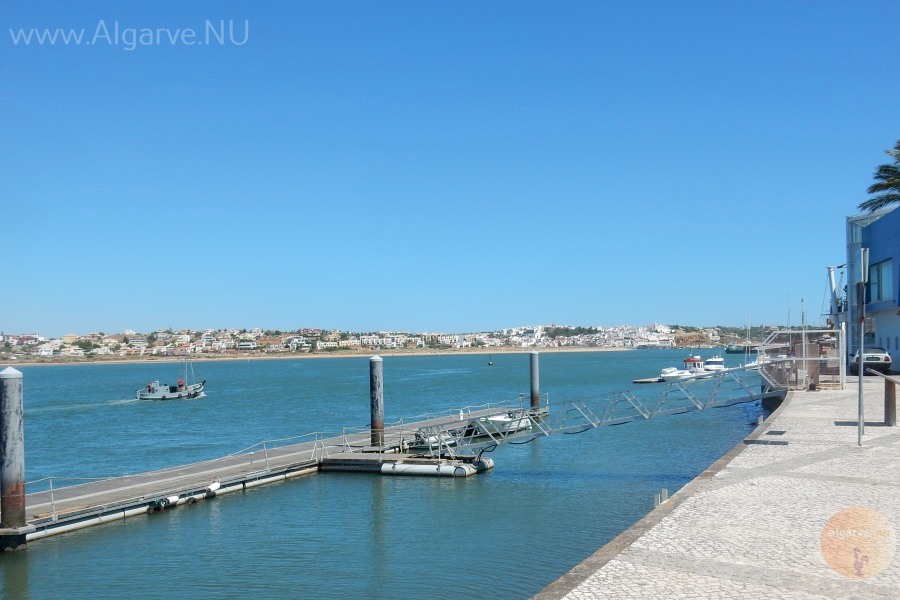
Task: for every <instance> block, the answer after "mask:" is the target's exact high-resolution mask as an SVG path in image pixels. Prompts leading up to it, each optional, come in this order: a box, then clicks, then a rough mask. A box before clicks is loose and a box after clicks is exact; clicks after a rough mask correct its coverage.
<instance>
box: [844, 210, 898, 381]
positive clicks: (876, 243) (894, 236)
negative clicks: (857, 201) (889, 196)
mask: <svg viewBox="0 0 900 600" xmlns="http://www.w3.org/2000/svg"><path fill="white" fill-rule="evenodd" d="M861 248H868V249H869V261H868V275H869V277H868V286H867V288H866V297H865V308H866V320H865V324H864V332H865V338H864V339H865V344H866V345H872V346H881V347H882V348H884V349H885V350H887V351H888V353H889V354H890V355H891V364H893V365H897V364H898V363H897V361H898V360H900V304H898V298H900V287H898V283H900V207H897V206H895V207H892V208H888V209H884V210H881V211H876V212H874V213H866V214H862V215H855V216H852V217H847V282H848V285H847V304H846V306H847V309H848V312H847V313H844V314H843V315H832V318H833V322H835V323H837V322H839V321H841V320H843V321H845V322H847V323H848V325H849V326H848V335H849V336H850V339H849V340H848V346H849V347H850V354H851V356H852V354H853V353H855V352H856V347H857V346H858V345H859V315H860V309H859V298H858V293H857V291H856V290H857V282H858V281H860V272H861V270H860V267H861V264H860V263H861V255H860V249H861ZM848 313H849V314H848ZM841 317H843V318H841ZM894 370H895V371H897V370H900V369H898V367H894Z"/></svg>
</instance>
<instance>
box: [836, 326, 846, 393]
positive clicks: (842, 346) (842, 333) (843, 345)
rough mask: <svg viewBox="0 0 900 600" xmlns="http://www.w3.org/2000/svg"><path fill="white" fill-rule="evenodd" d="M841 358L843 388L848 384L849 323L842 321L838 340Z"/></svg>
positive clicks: (839, 363) (840, 367)
mask: <svg viewBox="0 0 900 600" xmlns="http://www.w3.org/2000/svg"><path fill="white" fill-rule="evenodd" d="M838 354H839V356H840V358H839V362H838V365H839V369H840V371H839V373H840V375H839V377H840V382H841V389H844V388H845V387H846V386H847V324H846V323H844V322H843V321H841V331H840V341H839V342H838Z"/></svg>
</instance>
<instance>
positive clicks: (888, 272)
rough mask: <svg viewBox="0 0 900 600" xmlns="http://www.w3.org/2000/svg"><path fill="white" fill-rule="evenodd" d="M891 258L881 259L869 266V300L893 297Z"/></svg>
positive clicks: (875, 300)
mask: <svg viewBox="0 0 900 600" xmlns="http://www.w3.org/2000/svg"><path fill="white" fill-rule="evenodd" d="M893 262H894V261H893V260H892V259H888V260H883V261H881V262H880V263H878V264H875V265H872V266H871V267H869V302H883V301H885V300H893V299H894V265H893Z"/></svg>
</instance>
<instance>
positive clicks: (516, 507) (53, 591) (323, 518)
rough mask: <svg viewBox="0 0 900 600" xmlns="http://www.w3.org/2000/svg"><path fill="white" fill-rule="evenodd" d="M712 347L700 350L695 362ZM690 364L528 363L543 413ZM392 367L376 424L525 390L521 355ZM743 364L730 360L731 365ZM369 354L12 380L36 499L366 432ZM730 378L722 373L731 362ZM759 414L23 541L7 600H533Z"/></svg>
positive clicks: (283, 489)
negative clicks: (20, 393)
mask: <svg viewBox="0 0 900 600" xmlns="http://www.w3.org/2000/svg"><path fill="white" fill-rule="evenodd" d="M712 353H713V351H710V350H707V351H701V354H702V355H703V356H704V357H707V356H709V355H711V354H712ZM684 355H685V352H684V350H640V351H630V352H575V353H570V352H566V353H553V352H546V353H542V354H541V355H540V369H541V370H540V388H541V392H542V394H544V393H546V394H549V399H550V403H551V407H559V406H563V405H565V404H566V403H568V402H570V401H575V400H583V399H591V398H596V397H599V396H602V395H603V394H606V393H609V392H612V391H617V390H623V389H629V388H635V389H637V388H641V390H640V392H641V393H650V392H648V391H647V388H653V387H656V386H635V385H634V384H632V383H631V381H632V380H633V379H635V378H640V377H650V376H654V375H656V374H658V373H659V371H660V369H661V368H662V367H666V366H680V364H681V359H682V358H684ZM488 358H489V357H488V356H486V355H442V356H396V357H394V356H388V357H385V359H384V398H385V422H386V423H390V422H393V421H396V420H399V419H401V418H408V417H413V416H416V415H422V414H425V413H430V412H437V411H443V410H455V409H458V408H461V407H465V406H478V405H482V404H485V403H488V402H504V401H511V400H514V399H516V398H517V397H518V396H519V395H520V394H522V393H524V394H525V395H526V396H527V395H528V391H529V389H528V386H529V356H528V354H527V353H519V354H512V353H503V354H495V355H493V356H492V357H490V359H491V360H492V362H493V365H488ZM739 359H740V357H737V358H732V357H727V360H729V361H730V363H735V364H736V362H737V360H739ZM368 363H369V361H368V358H365V357H358V358H322V359H281V360H253V361H247V360H240V359H233V360H228V361H212V362H198V363H195V364H194V371H195V372H196V375H197V376H198V377H200V378H203V379H206V380H207V381H208V383H207V390H206V393H207V396H206V397H205V398H202V399H199V400H183V401H168V402H155V401H137V400H134V392H135V390H136V389H137V388H139V387H141V386H143V385H144V384H146V382H147V381H148V380H150V379H159V380H164V381H169V382H174V381H175V380H176V379H177V378H178V376H179V366H178V365H177V364H175V363H144V364H122V365H109V364H107V365H102V364H94V365H90V364H88V365H70V366H61V365H60V366H24V367H18V368H19V370H21V371H22V372H23V374H24V390H25V391H24V395H25V439H26V479H27V480H28V482H29V487H28V489H29V491H35V490H37V489H44V488H43V487H41V486H46V478H47V477H53V485H54V487H58V486H62V485H71V484H74V483H77V482H78V481H80V480H83V479H87V478H93V477H108V476H116V475H122V474H125V473H135V472H141V471H146V470H153V469H159V468H163V467H168V466H174V465H179V464H185V463H189V462H194V461H200V460H205V459H210V458H216V457H219V456H223V455H226V454H229V453H232V452H237V451H239V450H242V449H244V448H247V447H250V446H252V445H254V444H257V443H259V442H261V441H263V440H276V439H283V438H290V437H294V436H300V435H304V434H308V433H312V432H323V433H332V434H337V433H339V432H340V430H341V427H343V426H363V425H365V424H366V423H367V422H368V419H369V389H368V386H369V372H368ZM729 366H733V365H732V364H729ZM761 411H762V408H761V407H760V406H759V403H758V402H753V403H747V404H741V405H737V406H733V407H729V408H722V409H714V410H706V411H697V412H692V413H687V414H683V415H672V416H663V417H659V418H655V419H651V420H649V421H640V422H633V423H629V424H627V425H624V426H620V427H601V428H598V429H594V430H590V431H586V432H584V433H580V434H578V435H564V434H560V435H553V436H550V437H545V438H540V439H537V440H535V441H534V442H531V443H528V444H519V445H512V444H504V445H502V446H500V447H499V448H497V449H496V450H495V451H494V452H493V453H491V454H490V456H491V457H492V458H493V460H494V463H495V468H494V469H493V470H492V471H489V472H487V473H484V474H481V475H477V476H474V477H469V478H465V479H438V478H429V477H386V476H381V475H373V474H342V473H322V474H316V475H311V476H308V477H301V478H299V479H294V480H291V481H288V482H284V483H278V484H273V485H269V486H263V487H259V488H254V489H252V490H249V491H247V492H244V493H235V494H228V495H225V496H222V497H220V498H215V499H213V500H210V501H207V502H201V503H198V504H195V505H187V506H182V507H178V508H176V509H174V510H169V511H165V512H163V513H156V514H152V515H149V516H139V517H134V518H130V519H127V520H124V521H118V522H114V523H110V524H106V525H102V526H97V527H91V528H88V529H85V530H82V531H78V532H73V533H69V534H63V535H59V536H53V537H50V538H45V539H42V540H37V541H33V542H31V543H29V545H28V549H27V550H26V551H24V552H17V553H6V554H5V555H3V556H0V596H2V597H3V598H41V599H43V598H63V597H65V598H72V597H76V598H81V597H91V598H123V597H132V598H160V599H162V598H166V599H169V598H196V597H197V596H198V595H220V596H224V597H236V596H243V595H245V594H259V595H261V596H262V597H284V598H398V597H405V598H413V597H426V596H427V597H428V598H429V599H440V598H476V597H479V598H480V597H492V598H528V597H530V596H532V595H533V594H535V593H537V592H539V591H540V590H541V589H542V588H543V587H545V586H546V585H548V584H549V583H551V582H553V581H554V580H555V579H556V578H558V577H559V576H561V575H563V574H564V573H565V572H566V571H568V570H569V569H571V568H572V567H573V566H574V565H576V564H577V563H578V562H580V561H581V560H583V559H584V558H586V557H587V556H589V555H590V554H591V553H593V552H594V551H596V550H597V549H598V548H600V547H601V546H603V545H604V544H605V543H607V542H608V541H609V540H611V539H612V538H614V537H615V536H616V535H618V534H619V533H620V532H622V531H623V530H625V529H627V528H628V527H630V526H631V525H632V524H633V523H634V522H635V521H637V520H638V519H640V518H641V517H643V516H644V515H645V514H646V513H647V512H648V511H650V510H651V509H652V508H653V495H654V493H656V492H659V490H660V489H661V488H668V490H669V493H670V494H672V493H674V492H675V491H676V490H677V489H679V488H681V487H682V486H683V485H684V484H686V483H687V482H689V481H690V480H691V479H692V478H694V477H695V476H696V475H698V474H699V473H700V472H701V471H703V470H704V469H705V468H706V467H708V466H709V465H710V464H711V463H713V462H714V461H715V460H716V459H718V458H719V457H720V456H721V455H722V454H724V453H725V452H727V451H728V450H729V449H731V448H732V447H733V446H734V445H735V444H737V443H738V442H739V441H740V440H741V439H743V438H744V437H745V436H746V435H747V434H748V433H749V432H750V431H751V429H752V428H753V427H754V426H755V423H756V419H757V416H758V415H759V414H761Z"/></svg>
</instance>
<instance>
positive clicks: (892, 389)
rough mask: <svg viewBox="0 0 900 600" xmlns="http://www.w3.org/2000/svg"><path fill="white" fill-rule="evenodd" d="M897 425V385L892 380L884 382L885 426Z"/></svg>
mask: <svg viewBox="0 0 900 600" xmlns="http://www.w3.org/2000/svg"><path fill="white" fill-rule="evenodd" d="M896 425H897V385H896V384H895V383H894V381H893V380H891V379H885V380H884V426H885V427H895V426H896Z"/></svg>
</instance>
